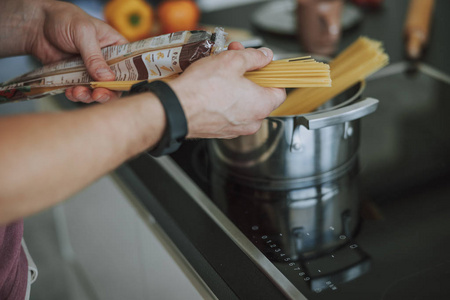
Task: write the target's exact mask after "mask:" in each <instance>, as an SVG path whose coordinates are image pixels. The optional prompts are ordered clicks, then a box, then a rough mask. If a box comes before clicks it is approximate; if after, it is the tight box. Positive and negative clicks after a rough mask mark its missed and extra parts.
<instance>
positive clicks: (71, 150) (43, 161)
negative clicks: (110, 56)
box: [0, 94, 165, 224]
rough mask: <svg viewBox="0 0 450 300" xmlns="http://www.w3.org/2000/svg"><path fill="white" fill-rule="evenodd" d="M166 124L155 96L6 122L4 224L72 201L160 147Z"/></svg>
mask: <svg viewBox="0 0 450 300" xmlns="http://www.w3.org/2000/svg"><path fill="white" fill-rule="evenodd" d="M164 124H165V117H164V111H163V108H162V106H161V104H160V102H159V101H158V100H157V99H156V98H155V97H154V96H153V95H152V94H142V95H138V96H134V97H130V98H127V99H123V100H118V101H115V102H113V103H108V104H104V105H98V106H96V107H89V108H87V109H81V110H77V111H74V112H64V113H57V114H41V115H37V114H36V115H26V116H20V117H9V118H5V119H3V120H0V128H2V130H1V131H0V166H1V167H0V224H5V223H8V222H11V221H13V220H16V219H18V218H22V217H25V216H28V215H30V214H32V213H35V212H37V211H40V210H42V209H45V208H47V207H49V206H51V205H53V204H56V203H58V202H60V201H63V200H64V199H66V198H68V197H70V195H72V194H73V193H75V192H76V191H79V190H80V189H82V188H83V187H85V186H87V185H88V184H90V183H92V182H93V181H95V180H96V179H98V178H100V177H101V176H102V175H104V174H106V173H108V172H109V171H111V170H113V169H114V168H116V167H117V166H119V165H120V164H121V163H123V162H124V161H126V160H127V159H129V158H131V157H133V156H135V155H137V154H138V153H140V152H142V151H144V150H146V149H148V148H150V147H151V146H153V145H155V144H156V143H157V142H158V140H159V139H160V137H161V136H162V132H163V130H164ZM1 145H4V146H1ZM5 145H7V146H5Z"/></svg>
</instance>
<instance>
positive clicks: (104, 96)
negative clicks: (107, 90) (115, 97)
mask: <svg viewBox="0 0 450 300" xmlns="http://www.w3.org/2000/svg"><path fill="white" fill-rule="evenodd" d="M108 100H109V95H101V96H100V97H98V98H97V99H95V101H97V102H100V103H105V102H106V101H108Z"/></svg>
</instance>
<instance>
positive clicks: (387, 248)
mask: <svg viewBox="0 0 450 300" xmlns="http://www.w3.org/2000/svg"><path fill="white" fill-rule="evenodd" d="M405 66H406V65H405ZM398 69H399V71H398V72H394V73H389V72H387V73H386V74H387V75H386V76H379V77H377V78H373V79H370V80H368V83H367V87H366V90H365V91H364V95H365V96H370V97H374V98H377V99H379V100H380V104H379V108H378V110H377V111H376V112H375V113H373V114H372V115H369V116H367V117H365V118H363V119H362V129H361V133H362V134H361V146H360V152H359V166H358V173H357V175H356V176H357V178H358V182H359V183H358V187H359V189H360V196H359V199H358V201H359V202H360V204H361V211H360V220H359V221H360V222H359V224H358V227H357V230H356V231H355V232H354V234H352V235H349V236H346V235H345V234H342V235H341V236H340V238H342V242H341V243H340V244H339V245H337V246H336V247H334V248H330V249H328V250H326V251H319V252H318V253H313V254H312V255H310V254H305V255H300V256H298V255H295V251H294V252H293V251H292V249H286V248H283V247H285V246H287V245H288V246H289V245H290V247H292V243H291V244H289V243H284V242H283V240H285V239H287V238H290V237H289V236H287V235H292V234H294V233H292V232H289V230H287V231H286V230H282V228H284V227H283V226H280V227H279V228H280V232H274V231H273V230H271V231H270V232H267V228H268V227H267V224H265V223H267V222H270V220H269V219H270V218H271V213H273V215H275V214H278V213H280V212H279V210H280V208H279V205H278V204H277V203H278V202H280V201H281V202H282V201H284V200H283V199H284V198H285V197H284V196H283V195H280V194H279V193H278V194H272V195H271V196H270V195H269V198H267V196H265V197H264V198H261V199H259V198H258V197H260V196H261V193H259V194H258V193H255V192H254V190H252V188H246V187H242V186H241V187H240V184H239V183H238V182H237V183H236V182H233V180H231V183H230V180H228V179H227V178H226V176H225V177H221V175H219V178H222V180H219V181H217V180H216V181H213V180H212V178H214V176H212V175H211V174H214V168H213V167H211V166H210V164H208V152H207V147H206V144H207V143H208V141H195V142H187V143H185V145H183V147H182V148H181V149H180V150H179V151H178V152H177V153H175V154H174V155H172V158H173V159H174V160H175V161H176V162H177V163H178V164H179V165H180V167H181V168H182V169H183V170H184V171H185V172H186V173H187V174H188V175H189V177H190V178H192V179H193V180H194V182H196V184H197V185H198V186H199V187H200V188H201V189H202V190H203V191H204V192H205V193H206V194H207V195H208V196H209V198H210V199H211V201H212V202H213V203H215V204H216V205H217V206H218V207H219V208H220V209H221V210H222V212H223V213H224V214H225V215H227V216H228V217H229V218H230V220H231V221H232V222H233V223H234V224H235V225H236V226H237V227H238V228H239V229H240V230H241V231H242V232H243V233H244V234H245V235H246V236H247V238H248V239H249V240H250V241H251V242H252V243H253V244H254V245H255V246H256V247H258V249H259V250H260V251H261V252H262V253H263V254H264V255H265V256H266V257H267V258H268V259H269V260H270V261H271V262H272V263H273V264H274V265H275V266H276V267H277V268H278V269H279V270H280V271H281V272H282V273H283V274H284V275H285V276H286V277H287V278H288V279H289V280H290V281H291V282H292V283H293V284H294V285H295V286H296V287H297V288H298V289H299V290H300V291H301V292H302V293H303V294H304V295H305V296H306V297H307V298H308V299H409V298H414V299H431V298H432V299H448V298H450V286H448V285H446V284H445V283H446V282H447V280H449V279H450V271H449V269H448V267H449V266H450V257H449V256H448V253H450V201H449V197H450V185H448V180H449V178H450V156H449V155H448V153H450V136H449V135H450V132H449V131H448V130H446V128H449V127H450V118H448V117H447V112H448V111H450V107H449V106H450V103H449V102H448V99H449V96H450V85H449V84H448V83H446V82H444V81H441V80H439V79H437V78H435V77H432V76H429V75H428V74H425V72H422V71H421V70H420V69H419V70H418V71H416V72H415V73H410V72H406V69H407V68H402V67H401V65H400V68H398ZM199 166H201V167H200V168H199ZM205 174H206V176H205ZM217 190H219V191H222V194H225V195H226V202H225V205H224V203H223V199H222V198H221V197H220V196H219V197H218V196H217ZM214 191H216V192H214ZM249 191H250V192H249ZM258 195H259V196H258ZM270 197H272V198H270ZM262 207H263V208H262ZM236 208H237V210H236ZM236 211H238V212H239V213H238V216H237V215H236ZM255 214H264V215H262V216H261V215H260V216H258V215H255ZM280 220H282V218H281V219H280ZM280 220H278V222H280ZM327 226H328V227H327V228H325V230H329V231H332V230H333V225H327ZM336 227H338V224H336ZM304 234H309V233H307V232H306V233H304ZM274 237H275V238H274ZM291 237H292V236H291ZM313 252H314V251H313Z"/></svg>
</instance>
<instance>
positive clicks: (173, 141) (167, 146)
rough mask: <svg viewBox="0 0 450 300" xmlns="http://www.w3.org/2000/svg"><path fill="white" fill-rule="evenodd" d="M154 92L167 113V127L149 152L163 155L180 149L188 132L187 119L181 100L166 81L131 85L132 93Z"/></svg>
mask: <svg viewBox="0 0 450 300" xmlns="http://www.w3.org/2000/svg"><path fill="white" fill-rule="evenodd" d="M143 92H152V93H153V94H155V96H156V97H158V99H159V101H160V102H161V104H162V106H163V108H164V112H165V114H166V128H165V130H164V133H163V136H162V138H161V140H160V141H159V143H158V144H157V145H156V146H155V147H154V148H153V149H151V150H149V151H148V153H149V154H150V155H152V156H162V155H166V154H170V153H172V152H175V151H176V150H178V148H179V147H180V146H181V144H182V143H183V141H184V139H185V137H186V135H187V133H188V127H187V120H186V116H185V114H184V111H183V108H182V107H181V104H180V101H179V100H178V97H177V95H176V94H175V92H174V91H173V90H172V88H171V87H170V86H169V85H168V84H167V83H165V82H164V81H160V80H157V81H152V82H147V81H142V82H140V83H137V84H135V85H133V86H132V87H131V90H130V95H133V94H138V93H143Z"/></svg>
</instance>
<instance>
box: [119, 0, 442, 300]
mask: <svg viewBox="0 0 450 300" xmlns="http://www.w3.org/2000/svg"><path fill="white" fill-rule="evenodd" d="M407 3H408V1H406V0H401V1H400V0H396V1H388V0H386V1H384V4H383V7H382V8H381V9H380V10H377V11H364V12H363V13H364V18H363V21H362V22H361V23H360V24H358V25H357V26H356V27H354V28H352V29H350V30H347V31H345V32H344V34H343V37H342V40H341V43H340V45H339V48H340V49H343V48H345V47H346V46H347V45H349V44H350V43H352V42H353V41H354V40H355V39H356V38H357V37H359V36H361V35H365V36H368V37H370V38H373V39H378V40H381V41H383V43H384V45H385V48H386V51H387V53H388V54H389V56H390V60H391V63H390V67H387V68H386V69H385V70H383V71H382V72H380V74H377V75H376V76H374V77H373V78H370V79H369V80H368V82H367V88H366V90H365V92H364V94H365V95H366V96H370V97H374V98H377V99H379V100H380V105H379V108H378V110H377V111H376V112H375V113H374V114H372V115H370V116H368V117H366V118H364V119H363V120H362V136H361V149H360V164H361V168H360V177H361V184H362V188H363V195H364V196H363V197H364V199H365V200H367V201H368V202H369V203H371V207H372V209H375V210H377V211H378V212H380V216H381V220H380V219H376V218H375V219H371V218H368V219H366V220H365V222H364V225H363V227H362V229H361V232H360V234H359V236H358V244H359V245H360V246H361V248H364V249H367V250H368V252H369V254H370V255H371V257H372V258H373V261H374V262H373V267H372V269H371V271H370V274H369V275H367V276H362V277H361V278H359V279H358V284H359V285H360V287H363V288H364V290H365V291H366V292H368V293H369V295H370V297H369V296H367V295H362V294H358V291H355V290H354V289H352V286H351V285H349V286H346V285H343V286H342V287H340V291H339V292H338V293H335V294H331V295H332V296H333V297H332V298H333V299H341V298H342V299H344V298H345V299H361V298H364V299H380V298H383V297H384V298H386V299H391V298H392V299H395V298H397V299H398V298H399V297H400V298H404V297H411V296H412V295H415V296H416V297H417V298H419V299H422V298H423V299H426V297H427V296H430V295H431V294H433V293H435V289H439V287H440V289H442V284H443V283H444V281H442V280H444V279H445V278H447V277H445V276H444V277H439V276H438V278H436V275H435V274H441V273H439V272H441V271H442V270H443V269H445V267H446V266H447V264H448V263H449V262H448V260H447V259H444V258H445V257H446V253H447V252H448V250H449V247H448V245H447V244H448V242H446V241H447V240H448V237H449V236H450V234H449V233H448V231H445V228H446V227H448V225H449V221H447V219H448V217H447V216H448V215H447V214H446V212H448V211H450V208H449V205H448V204H447V202H448V201H447V199H448V197H449V196H450V189H449V188H448V184H447V182H448V179H449V177H450V156H448V153H449V150H450V133H449V132H448V130H446V128H448V126H449V125H450V124H448V123H449V121H448V117H447V115H448V111H449V110H450V107H449V104H448V101H447V100H448V99H449V96H450V94H449V92H450V89H449V82H448V75H445V74H450V62H449V61H448V60H447V59H446V58H445V57H444V55H446V54H447V53H450V40H449V39H448V34H447V30H448V24H447V23H448V22H449V21H448V17H447V16H446V14H447V13H448V12H449V11H450V2H449V1H436V9H435V17H434V19H433V25H432V31H431V36H430V43H429V47H428V48H427V51H426V53H425V56H424V58H423V59H422V63H421V64H419V65H415V66H418V68H417V69H416V71H415V72H409V71H408V70H410V69H411V66H412V64H410V63H409V62H408V61H406V60H405V58H404V49H403V39H402V26H403V21H404V19H405V14H406V7H407ZM259 5H261V4H260V3H257V4H251V5H245V6H242V7H237V8H230V9H225V10H221V11H216V12H210V13H207V14H203V16H202V22H203V23H204V24H214V25H221V26H223V27H225V29H226V28H227V26H230V27H237V28H244V29H248V30H251V31H252V32H253V33H254V34H255V35H257V36H260V37H262V38H263V40H264V41H265V44H264V45H265V46H268V47H273V49H276V50H277V51H280V52H285V53H298V52H301V47H300V46H299V45H298V43H297V42H296V41H295V39H294V38H292V37H289V36H283V35H276V34H269V33H266V32H263V31H259V30H258V29H256V28H255V27H254V26H253V25H252V23H251V21H250V18H249V16H251V14H252V13H253V12H254V11H255V9H256V8H257V7H258V6H259ZM446 24H447V25H446ZM441 72H442V73H443V74H444V75H442V74H441ZM446 76H447V77H446ZM190 146H192V143H189V142H188V143H186V145H184V146H183V147H184V148H188V147H190ZM184 153H190V152H188V151H186V152H184V150H183V148H182V149H181V150H180V152H179V153H177V154H175V155H174V156H172V158H167V157H166V158H161V159H153V158H151V157H149V156H148V155H146V154H143V155H141V156H140V157H138V158H136V159H134V160H132V161H130V162H129V163H127V164H125V165H124V166H122V167H121V168H119V169H118V171H117V173H118V174H119V175H120V176H121V178H122V179H123V180H124V181H125V182H126V183H127V184H128V186H129V187H130V189H131V190H132V191H133V192H134V193H135V194H136V195H137V196H138V198H139V199H141V201H142V203H143V205H144V207H146V208H147V209H148V210H149V211H150V213H151V214H152V215H154V217H155V219H156V220H157V221H158V223H160V225H161V227H162V228H163V229H164V230H165V231H166V233H167V235H168V236H169V237H170V238H171V239H172V240H173V241H174V244H175V245H176V246H177V247H178V248H179V249H180V250H181V252H182V253H183V255H185V257H186V258H187V259H188V260H189V262H190V263H191V264H192V266H193V267H194V269H195V270H196V271H197V272H198V274H199V275H200V276H201V277H202V278H203V280H204V281H205V283H206V284H207V285H208V286H209V287H210V288H211V290H212V291H213V292H214V293H215V294H216V296H217V297H218V298H219V299H283V298H286V297H287V298H294V297H295V298H300V297H302V296H301V295H300V294H299V293H298V291H297V290H296V289H295V287H293V286H292V284H291V283H290V282H289V281H286V280H285V279H284V278H282V277H283V275H280V273H279V272H278V271H277V269H274V268H273V266H272V265H271V264H270V262H269V261H268V260H267V259H265V258H264V257H262V256H261V253H259V252H258V251H255V249H256V248H255V247H252V244H251V243H249V241H248V240H247V239H246V237H245V236H243V235H242V234H241V233H240V232H239V230H237V229H236V227H235V226H234V225H233V224H232V223H231V222H230V221H229V220H228V219H227V217H226V216H224V215H223V214H222V213H221V212H220V210H218V209H217V208H216V207H215V205H214V204H213V203H211V202H210V201H209V199H208V196H207V195H206V194H205V193H204V192H203V189H202V188H201V187H199V186H198V185H197V184H196V183H195V182H193V181H192V180H191V179H190V178H189V176H187V175H186V173H185V171H186V172H187V173H189V166H187V167H186V166H184V165H183V164H184V163H183V162H189V161H190V160H191V159H192V157H190V156H186V157H184V156H183V155H184ZM174 161H176V162H177V163H174ZM180 162H181V163H180ZM187 165H188V164H187ZM180 166H181V168H180ZM162 183H164V184H162ZM411 218H413V220H414V222H412V221H411ZM416 220H417V221H416ZM408 228H410V230H408ZM443 228H444V230H443ZM413 248H414V250H413ZM243 249H247V250H246V251H244V250H243ZM249 249H250V250H249ZM399 255H400V257H401V258H402V259H399ZM436 257H438V258H440V257H442V259H441V260H440V264H438V267H436V265H437V263H436V260H435V259H436ZM389 264H392V265H394V264H395V266H396V268H398V269H395V270H392V271H390V272H386V267H388V266H389ZM400 270H402V271H404V273H402V272H401V271H400ZM407 274H409V275H407ZM419 275H421V276H422V275H423V276H424V277H428V278H429V279H428V280H423V278H422V277H421V276H419ZM374 278H377V280H376V281H374ZM278 279H279V280H278ZM277 280H278V281H277ZM408 285H409V287H408ZM414 285H416V286H418V287H419V286H420V292H417V291H416V290H414V288H413V287H414ZM408 292H409V293H412V294H408ZM302 293H303V294H304V295H306V296H307V297H308V298H316V296H317V299H326V297H327V295H329V293H328V292H327V291H326V292H322V293H321V294H313V293H308V292H302ZM442 293H447V295H448V291H445V292H442ZM442 293H441V294H434V296H442Z"/></svg>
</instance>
